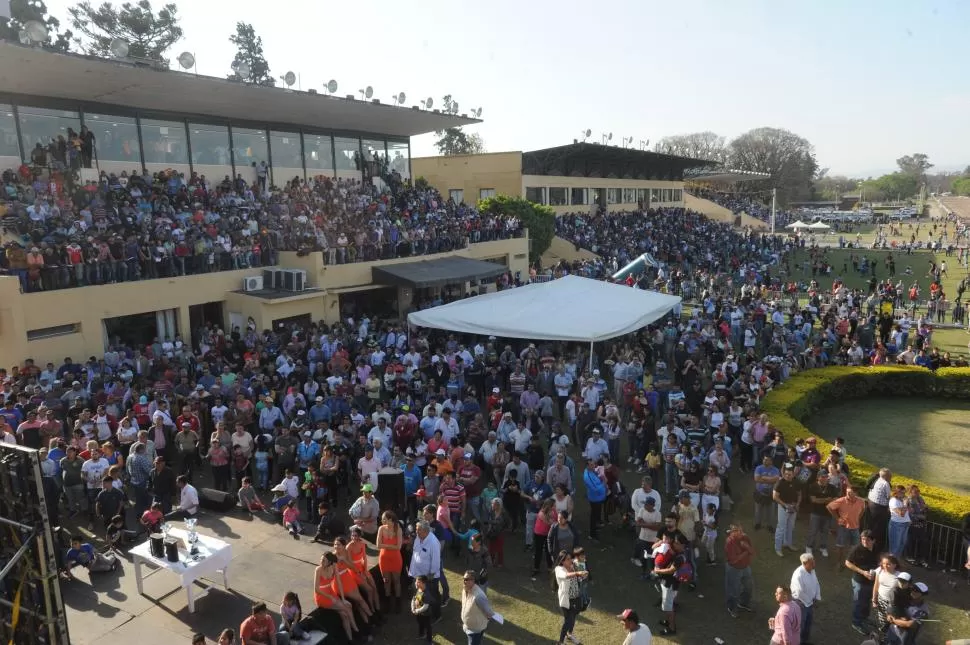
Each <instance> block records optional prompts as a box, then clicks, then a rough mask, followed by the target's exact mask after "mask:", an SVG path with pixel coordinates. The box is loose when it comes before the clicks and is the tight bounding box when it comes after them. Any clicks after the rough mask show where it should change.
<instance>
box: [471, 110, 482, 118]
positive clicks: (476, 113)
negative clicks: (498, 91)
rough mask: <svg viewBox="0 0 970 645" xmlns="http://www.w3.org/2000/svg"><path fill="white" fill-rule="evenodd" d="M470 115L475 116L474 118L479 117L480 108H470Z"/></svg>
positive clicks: (480, 113) (480, 114)
mask: <svg viewBox="0 0 970 645" xmlns="http://www.w3.org/2000/svg"><path fill="white" fill-rule="evenodd" d="M472 116H473V117H475V118H476V119H480V118H481V116H482V108H476V109H474V110H472Z"/></svg>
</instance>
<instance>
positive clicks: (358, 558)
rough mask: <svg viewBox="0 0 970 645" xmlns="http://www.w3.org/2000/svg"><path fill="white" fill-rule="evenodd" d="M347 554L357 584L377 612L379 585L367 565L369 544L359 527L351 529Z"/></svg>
mask: <svg viewBox="0 0 970 645" xmlns="http://www.w3.org/2000/svg"><path fill="white" fill-rule="evenodd" d="M347 553H349V554H350V559H351V560H352V561H353V563H354V574H355V575H356V576H357V582H358V583H359V584H360V587H361V589H362V592H361V593H362V595H363V596H364V597H365V598H367V602H369V603H370V606H371V607H373V608H374V611H377V608H378V607H380V601H379V600H378V598H377V583H376V582H374V576H373V575H371V572H370V566H369V565H368V563H367V543H366V542H364V533H363V532H362V531H361V530H360V527H359V526H352V527H350V542H348V543H347Z"/></svg>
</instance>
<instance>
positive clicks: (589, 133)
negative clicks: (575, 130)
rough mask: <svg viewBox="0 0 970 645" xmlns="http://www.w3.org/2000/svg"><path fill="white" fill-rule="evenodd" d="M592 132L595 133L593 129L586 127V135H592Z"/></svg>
mask: <svg viewBox="0 0 970 645" xmlns="http://www.w3.org/2000/svg"><path fill="white" fill-rule="evenodd" d="M592 134H593V131H592V130H590V129H589V128H586V136H587V137H589V136H592Z"/></svg>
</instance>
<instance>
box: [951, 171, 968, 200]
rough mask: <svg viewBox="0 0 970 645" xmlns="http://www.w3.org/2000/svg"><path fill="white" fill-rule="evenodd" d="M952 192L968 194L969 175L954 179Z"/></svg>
mask: <svg viewBox="0 0 970 645" xmlns="http://www.w3.org/2000/svg"><path fill="white" fill-rule="evenodd" d="M968 175H970V173H968ZM952 192H954V193H956V194H957V195H970V176H967V177H960V178H958V179H954V180H953V190H952Z"/></svg>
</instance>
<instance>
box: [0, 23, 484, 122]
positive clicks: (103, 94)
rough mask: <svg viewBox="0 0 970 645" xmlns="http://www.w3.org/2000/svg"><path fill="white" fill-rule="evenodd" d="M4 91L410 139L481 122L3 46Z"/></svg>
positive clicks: (0, 79)
mask: <svg viewBox="0 0 970 645" xmlns="http://www.w3.org/2000/svg"><path fill="white" fill-rule="evenodd" d="M0 60H2V61H3V65H2V66H0V91H2V92H4V93H9V94H16V95H22V96H25V97H44V98H54V99H62V100H70V101H75V102H78V103H81V104H96V105H118V106H122V107H125V108H129V109H135V110H141V111H146V112H152V111H155V112H179V113H187V114H198V115H205V116H211V117H216V118H219V119H230V120H232V119H236V120H240V121H253V120H254V118H255V119H258V120H260V121H264V122H267V123H275V124H289V125H293V126H298V127H304V128H313V129H321V130H338V131H346V132H362V133H364V132H366V133H374V134H384V135H388V136H394V137H402V138H403V137H412V136H417V135H419V134H426V133H428V132H433V131H435V130H442V129H444V128H451V127H457V126H462V125H469V124H472V123H480V122H481V121H480V120H478V119H471V118H468V117H465V116H460V115H452V114H441V113H440V112H437V111H428V110H421V109H416V108H407V107H399V106H395V105H386V104H382V103H373V102H370V101H367V102H365V101H360V100H355V99H352V98H351V99H347V98H340V97H337V96H328V95H325V94H311V93H309V92H304V91H294V90H289V89H283V88H275V87H259V86H253V85H246V84H244V83H238V82H234V81H229V80H226V79H222V78H215V77H211V76H198V75H196V74H191V73H188V72H182V71H177V70H174V69H155V68H153V67H150V66H145V65H137V64H132V63H129V62H124V61H117V60H110V59H105V58H97V57H94V56H79V55H76V54H58V53H54V52H50V51H47V50H44V49H41V48H39V47H25V46H22V45H18V44H14V43H9V42H0Z"/></svg>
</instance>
